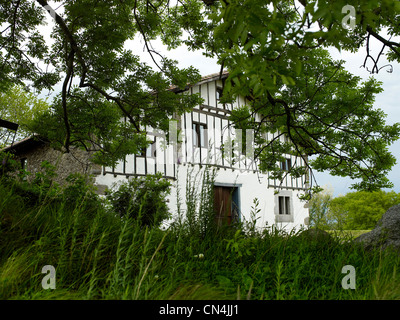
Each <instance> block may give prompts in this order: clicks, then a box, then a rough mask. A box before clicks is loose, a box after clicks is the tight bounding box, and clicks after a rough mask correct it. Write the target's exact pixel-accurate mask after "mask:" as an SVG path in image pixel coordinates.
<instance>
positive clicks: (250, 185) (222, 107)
mask: <svg viewBox="0 0 400 320" xmlns="http://www.w3.org/2000/svg"><path fill="white" fill-rule="evenodd" d="M223 77H227V74H226V73H224V74H222V75H221V74H219V73H217V74H213V75H209V76H206V77H203V78H202V80H201V81H200V82H199V83H197V84H196V85H193V86H191V87H189V88H188V89H187V90H186V91H184V92H182V93H180V94H193V93H200V95H201V97H202V98H203V99H204V104H203V105H199V106H197V107H195V108H194V109H193V110H192V112H190V113H186V114H184V115H182V116H181V117H180V119H177V122H174V121H171V122H170V123H171V125H170V141H171V136H172V137H173V136H174V135H175V136H176V137H177V143H169V144H167V143H166V138H165V133H162V132H157V131H154V130H152V129H151V128H147V132H148V137H149V138H150V139H151V140H152V141H154V142H153V144H151V145H150V146H149V147H148V148H147V150H145V151H144V152H143V153H142V154H139V155H129V156H127V157H126V158H125V160H124V161H121V162H119V163H118V165H117V166H115V167H113V168H111V167H104V168H103V169H102V173H101V174H99V175H97V176H96V184H97V185H103V186H104V185H106V186H112V185H113V184H114V183H118V182H119V181H123V180H125V179H127V178H128V179H129V178H130V177H134V176H145V175H149V174H154V173H156V172H161V173H162V175H163V176H164V177H166V178H168V179H171V181H172V184H173V188H172V192H171V195H170V196H169V199H168V202H169V206H170V209H171V212H172V213H176V212H177V190H178V189H179V193H180V197H181V199H185V191H186V181H187V178H188V174H189V175H190V178H191V177H195V176H196V174H197V173H198V172H199V171H200V170H203V169H204V167H205V166H206V165H211V166H212V167H214V168H216V169H217V173H216V177H215V184H214V193H215V199H214V200H215V206H216V211H217V212H218V217H217V218H218V219H217V220H218V221H219V222H221V221H225V222H226V223H228V224H229V223H231V222H232V221H234V220H235V219H239V220H244V219H245V220H247V221H249V220H250V212H251V207H252V206H253V200H254V199H255V198H257V199H258V201H259V207H258V209H260V211H259V213H258V216H257V227H259V228H263V227H265V226H266V225H268V226H272V225H275V226H276V227H278V228H285V229H287V230H291V229H293V228H295V229H298V228H300V227H301V226H306V225H308V208H307V204H306V203H305V202H304V201H301V200H300V199H299V197H298V196H299V195H300V193H304V191H305V190H306V189H307V187H308V184H307V177H305V176H303V177H300V178H291V177H290V176H289V175H288V176H287V177H286V178H285V180H284V181H283V182H282V183H281V181H275V180H273V179H270V178H269V175H268V174H262V173H261V172H259V170H258V167H257V164H256V163H255V162H254V161H253V160H252V159H253V158H252V154H251V151H252V150H251V147H250V148H249V147H248V143H246V148H247V152H244V154H242V153H243V152H242V151H241V149H242V148H240V147H238V148H237V149H238V150H233V157H232V152H226V150H227V149H226V148H227V147H225V153H224V154H225V155H226V154H229V155H231V157H230V159H229V158H228V157H227V156H225V157H223V152H224V150H223V149H224V146H227V145H229V144H228V143H227V142H229V141H232V140H233V139H235V137H236V138H239V139H237V141H241V139H240V137H239V135H240V134H241V132H239V131H236V130H235V129H234V127H233V126H232V124H231V122H230V121H229V119H228V117H229V114H230V113H231V110H232V109H234V108H237V107H239V106H242V105H244V104H246V103H247V101H246V99H245V98H243V97H239V98H238V99H237V100H236V101H235V102H234V103H232V104H222V103H219V98H220V95H221V93H222V80H221V79H223ZM243 134H246V141H250V140H252V135H251V134H252V133H251V132H246V133H243ZM268 138H269V140H270V139H273V138H274V136H273V135H272V134H271V135H270V137H268ZM280 138H281V139H284V137H283V136H282V137H280ZM172 140H174V139H172ZM303 165H304V162H303V159H300V158H295V157H293V156H290V155H288V156H287V160H286V162H285V163H282V164H281V166H283V169H284V170H285V169H286V170H287V169H288V168H289V167H290V166H303ZM184 204H185V203H184V201H183V205H184ZM182 209H183V211H184V210H185V207H183V208H182Z"/></svg>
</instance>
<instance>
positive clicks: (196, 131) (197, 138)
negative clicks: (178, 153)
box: [193, 122, 207, 148]
mask: <svg viewBox="0 0 400 320" xmlns="http://www.w3.org/2000/svg"><path fill="white" fill-rule="evenodd" d="M193 146H195V147H201V148H207V126H206V125H205V124H203V123H197V122H193Z"/></svg>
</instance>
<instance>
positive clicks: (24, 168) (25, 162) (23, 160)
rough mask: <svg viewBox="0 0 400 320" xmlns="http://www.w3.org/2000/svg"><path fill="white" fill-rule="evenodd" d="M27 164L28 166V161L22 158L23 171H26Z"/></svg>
mask: <svg viewBox="0 0 400 320" xmlns="http://www.w3.org/2000/svg"><path fill="white" fill-rule="evenodd" d="M27 164H28V159H26V158H22V159H21V169H22V170H26V166H27Z"/></svg>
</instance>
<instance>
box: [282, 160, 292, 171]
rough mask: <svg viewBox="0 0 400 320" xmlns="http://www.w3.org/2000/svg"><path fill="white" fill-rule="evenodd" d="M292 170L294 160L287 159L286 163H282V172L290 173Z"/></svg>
mask: <svg viewBox="0 0 400 320" xmlns="http://www.w3.org/2000/svg"><path fill="white" fill-rule="evenodd" d="M291 168H292V160H291V159H285V161H281V170H283V171H289V170H290V169H291Z"/></svg>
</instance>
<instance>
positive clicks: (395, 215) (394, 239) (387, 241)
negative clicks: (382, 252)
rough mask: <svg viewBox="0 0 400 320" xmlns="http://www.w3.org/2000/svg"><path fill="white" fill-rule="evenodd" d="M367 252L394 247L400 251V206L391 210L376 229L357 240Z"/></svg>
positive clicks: (384, 215)
mask: <svg viewBox="0 0 400 320" xmlns="http://www.w3.org/2000/svg"><path fill="white" fill-rule="evenodd" d="M354 241H355V242H356V243H361V244H362V245H363V246H364V248H365V249H366V250H371V249H374V248H381V249H386V248H388V247H392V248H393V249H395V250H398V251H400V204H398V205H396V206H393V207H391V208H389V210H388V211H386V212H385V213H384V214H383V216H382V218H381V219H380V220H379V221H378V223H377V224H376V226H375V228H374V229H372V230H371V231H370V232H367V233H364V234H362V235H360V236H359V237H357V238H355V239H354Z"/></svg>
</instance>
